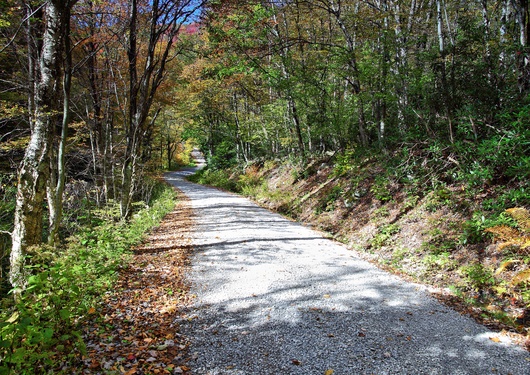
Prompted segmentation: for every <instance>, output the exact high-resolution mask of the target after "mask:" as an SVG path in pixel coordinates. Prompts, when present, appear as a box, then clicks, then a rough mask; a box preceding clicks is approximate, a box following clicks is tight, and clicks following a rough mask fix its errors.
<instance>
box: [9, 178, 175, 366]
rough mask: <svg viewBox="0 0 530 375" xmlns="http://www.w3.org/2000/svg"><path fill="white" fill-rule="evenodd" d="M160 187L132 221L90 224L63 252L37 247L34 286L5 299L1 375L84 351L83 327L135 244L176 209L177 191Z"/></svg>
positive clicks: (60, 360) (33, 263) (67, 359)
mask: <svg viewBox="0 0 530 375" xmlns="http://www.w3.org/2000/svg"><path fill="white" fill-rule="evenodd" d="M156 191H157V194H156V196H157V199H156V200H153V201H152V202H151V203H152V204H151V206H150V207H148V206H147V205H145V204H144V205H143V206H144V208H142V209H140V210H139V211H138V212H137V213H136V214H135V215H134V216H133V218H132V219H131V221H130V222H124V221H115V220H104V221H102V222H101V223H100V224H99V225H98V226H97V227H95V228H86V229H85V230H83V231H80V232H79V233H78V234H77V235H75V236H73V237H72V238H70V239H69V241H68V243H67V245H66V248H65V249H64V250H63V251H62V252H61V253H58V252H56V251H53V249H47V248H46V247H41V248H38V249H34V251H33V252H32V253H33V254H34V255H32V256H31V259H29V262H28V263H29V264H30V266H28V267H29V268H31V271H32V275H31V276H30V277H29V280H28V288H27V289H26V290H25V291H24V292H23V293H22V294H21V295H20V297H19V298H18V299H17V301H16V303H13V301H12V300H9V299H7V298H5V299H4V300H3V301H2V311H1V312H0V360H1V361H0V363H1V364H0V374H35V373H46V372H53V371H54V369H55V368H57V367H58V366H59V365H60V364H61V363H63V362H71V361H73V360H74V358H76V356H77V355H78V354H80V353H81V354H82V353H83V352H84V344H83V341H82V338H81V333H80V331H79V327H80V326H81V325H82V324H83V322H84V321H85V320H86V319H87V317H88V316H89V315H90V314H93V313H94V312H95V311H96V309H97V304H98V301H99V300H100V298H101V295H102V294H103V293H104V292H105V291H106V290H108V289H109V288H110V287H111V286H112V285H113V283H114V281H115V280H116V277H117V272H118V270H119V269H120V267H121V266H122V265H123V264H124V263H126V261H127V259H128V257H129V253H128V250H129V248H130V247H131V246H133V245H134V244H136V243H138V242H139V241H140V240H141V239H142V238H143V236H144V234H145V233H146V231H148V230H149V229H150V228H152V227H153V226H155V225H157V224H158V222H159V221H160V220H161V218H162V217H163V216H164V215H166V214H167V213H168V212H170V211H171V209H172V208H173V207H174V192H173V189H171V188H170V187H169V186H166V185H164V186H157V188H156ZM112 205H113V206H114V205H115V204H112ZM114 211H115V210H114V209H112V207H111V209H109V210H107V211H105V214H106V215H108V213H109V212H114Z"/></svg>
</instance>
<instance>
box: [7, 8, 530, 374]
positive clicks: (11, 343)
mask: <svg viewBox="0 0 530 375" xmlns="http://www.w3.org/2000/svg"><path fill="white" fill-rule="evenodd" d="M529 43H530V13H529V5H528V1H527V0H474V1H462V0H400V1H397V0H367V1H365V0H293V1H254V0H210V1H206V0H152V1H142V0H123V1H122V0H115V1H93V0H49V1H40V0H37V1H28V0H22V1H14V0H0V192H1V200H0V260H1V269H0V277H1V279H0V283H1V286H0V294H1V297H2V311H1V313H0V318H1V319H0V330H1V332H0V359H2V360H3V361H2V362H3V364H0V374H3V373H35V371H37V372H38V371H44V370H42V369H48V370H49V369H53V368H56V366H57V364H58V363H59V362H61V361H69V360H73V358H74V356H75V355H74V353H78V352H82V351H83V343H82V339H81V337H80V334H79V332H78V329H77V328H76V327H78V325H79V324H81V323H82V322H83V321H84V319H86V318H87V316H89V315H90V314H91V311H92V306H93V304H94V301H96V300H97V299H98V298H100V296H101V295H102V294H103V293H104V291H105V290H107V289H108V288H111V287H112V283H113V280H114V277H115V275H116V273H117V272H118V271H119V268H120V263H121V262H122V259H123V258H122V257H124V256H126V253H127V251H128V248H129V247H130V246H133V245H134V243H135V241H139V240H140V239H141V238H142V235H143V233H144V232H145V231H148V230H149V228H151V227H152V226H155V225H156V223H157V220H160V219H161V218H162V217H163V216H164V215H165V214H166V213H167V212H169V210H170V209H171V208H170V207H171V204H172V203H171V202H173V200H174V193H173V192H172V190H171V189H170V188H168V187H167V186H166V185H164V184H163V182H162V181H161V179H160V176H161V172H162V171H166V170H172V169H174V168H177V167H178V166H181V165H188V164H189V163H191V162H192V160H190V156H189V155H190V152H191V150H192V149H194V148H198V149H200V150H201V151H202V152H203V153H204V155H205V156H206V159H207V164H208V167H207V169H205V170H204V171H203V172H202V173H201V174H199V175H198V177H196V179H197V180H199V181H202V182H206V183H210V184H214V185H217V186H221V187H223V188H225V189H231V190H235V191H238V192H240V193H243V194H246V195H249V196H252V197H254V198H255V199H257V200H259V199H260V198H262V200H263V201H264V202H265V201H266V202H265V204H268V205H270V206H271V207H273V208H275V209H277V210H278V211H280V212H282V213H284V214H287V215H290V216H292V217H295V218H297V219H307V220H313V221H315V222H317V224H318V225H319V226H320V227H322V228H323V229H325V230H328V231H330V232H331V233H332V234H334V235H336V236H337V238H339V237H340V238H341V239H343V240H344V241H345V242H351V238H348V236H350V235H351V233H352V232H348V233H346V231H345V230H343V227H345V224H344V223H345V222H346V221H347V220H350V219H349V218H351V215H352V214H353V213H356V214H357V215H359V217H362V216H363V215H364V216H366V215H367V213H366V210H365V211H363V210H361V207H365V206H364V205H363V204H364V203H366V204H368V205H371V207H372V209H371V211H370V215H372V214H373V216H374V217H378V219H377V220H375V219H374V220H375V221H373V222H372V223H375V224H374V232H373V233H372V234H371V237H370V238H369V239H367V243H368V245H366V244H362V245H359V246H360V247H362V248H365V249H367V250H368V252H372V253H373V252H374V251H375V252H377V251H379V250H382V251H383V252H384V251H387V252H389V255H388V257H389V258H388V259H387V260H388V262H387V263H388V264H386V263H385V264H386V265H387V266H389V267H394V268H398V269H399V268H400V266H399V263H400V262H402V261H403V259H405V258H406V251H405V250H403V249H401V251H400V252H399V253H398V251H397V250H396V247H395V246H392V245H393V243H392V241H391V239H392V236H394V235H396V234H397V233H398V232H400V230H401V228H399V227H398V224H399V223H398V220H399V219H400V218H401V217H402V216H404V215H405V214H406V213H408V212H409V211H410V210H412V209H413V208H415V207H417V206H419V205H421V204H423V205H424V206H425V205H426V207H427V211H428V212H430V213H433V212H436V211H438V213H439V214H440V213H445V215H446V216H449V215H453V214H456V213H458V214H459V217H458V220H454V221H451V222H447V221H445V222H441V221H440V220H441V219H440V218H438V219H437V220H438V222H437V223H438V224H437V225H438V227H439V228H437V227H436V225H433V228H430V229H428V231H430V232H429V236H430V237H429V240H428V241H426V242H425V243H424V244H423V245H424V247H423V248H422V249H423V250H422V251H423V253H424V255H426V256H428V257H429V258H428V259H429V260H428V262H430V263H429V264H428V266H429V267H431V268H430V271H429V274H430V276H432V277H438V276H439V275H441V274H443V273H446V272H449V271H453V272H455V273H459V274H461V276H460V277H461V279H462V280H463V282H464V284H465V285H462V286H458V287H455V295H456V296H457V297H459V298H461V299H462V300H467V303H471V304H475V305H480V306H481V307H480V308H481V310H480V313H479V315H480V314H483V313H486V314H487V315H488V316H489V317H491V316H493V317H494V318H495V319H496V320H497V321H501V322H502V323H503V324H506V325H508V326H510V327H512V329H515V330H518V331H519V332H523V333H525V334H528V330H529V328H528V327H529V322H530V289H529V287H530V257H529V254H530V240H529V232H530V215H529V212H528V209H529V207H530V192H529V188H530V186H529V183H528V179H529V177H530V126H529V124H530V96H529V94H530V48H529ZM282 170H283V172H281V171H282ZM281 173H284V174H281ZM278 176H281V178H279V177H278ZM323 176H324V177H323ZM275 177H276V179H275ZM274 179H275V180H274ZM273 180H274V181H273ZM271 181H273V182H271ZM282 181H283V182H282ZM304 181H305V182H308V184H307V185H306V186H302V185H300V184H303V182H304ZM296 184H298V187H297V188H300V189H301V190H300V191H293V190H291V191H286V190H285V191H282V190H281V188H279V187H278V186H282V185H288V186H295V185H296ZM311 184H312V185H311ZM272 185H274V187H272ZM289 194H291V195H289ZM264 195H266V199H265V198H264ZM309 202H312V204H313V205H312V206H311V208H307V210H310V211H311V214H307V213H304V209H305V208H303V207H304V204H306V203H309ZM443 210H449V211H443ZM394 211H396V212H397V213H393V212H394ZM332 214H334V215H335V216H334V217H331V216H332ZM327 216H329V217H330V219H329V220H331V224H330V221H327V222H323V220H324V218H325V217H327ZM338 216H340V217H338ZM442 216H443V215H442ZM355 220H358V219H355ZM425 220H426V219H425ZM448 228H449V229H448ZM352 230H353V229H352ZM426 230H427V229H426ZM495 244H496V247H495V249H494V250H493V247H492V246H494V245H495ZM394 245H395V244H394ZM462 249H465V250H466V251H467V252H468V253H470V252H472V253H473V256H472V257H469V256H467V258H466V259H465V260H463V261H462V262H463V264H464V265H463V266H462V267H460V268H459V266H458V265H456V264H455V262H456V261H454V259H456V256H455V254H456V253H458V252H459V251H461V250H462ZM485 249H486V250H485ZM468 255H469V254H468ZM493 257H494V258H495V261H494V262H493V261H491V262H490V263H487V262H484V259H486V258H487V259H489V260H491V259H493ZM424 262H426V261H424ZM457 271H458V272H457ZM419 277H420V278H422V277H423V276H421V275H419ZM492 305H495V306H494V307H495V308H491V306H492ZM507 310H510V311H509V312H507ZM521 314H522V315H521ZM57 348H59V349H57ZM36 369H40V370H36ZM17 371H18V372H17Z"/></svg>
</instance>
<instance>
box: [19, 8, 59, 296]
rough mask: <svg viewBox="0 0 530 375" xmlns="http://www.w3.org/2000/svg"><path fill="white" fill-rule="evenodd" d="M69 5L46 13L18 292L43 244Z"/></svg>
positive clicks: (22, 174)
mask: <svg viewBox="0 0 530 375" xmlns="http://www.w3.org/2000/svg"><path fill="white" fill-rule="evenodd" d="M66 6H67V3H66V2H64V1H50V2H48V3H47V4H46V6H45V10H44V12H45V17H44V18H45V29H44V34H43V36H42V50H41V53H40V56H39V67H38V70H39V74H40V77H39V78H38V81H36V88H35V100H34V104H33V105H34V111H33V113H31V114H30V116H31V117H32V119H33V124H34V126H33V131H32V133H31V137H30V141H29V144H28V146H27V148H26V151H25V154H24V158H23V160H22V164H21V167H20V170H19V173H18V190H17V199H16V207H15V219H14V229H13V234H12V238H13V247H12V250H11V255H10V274H9V281H10V283H11V285H12V286H13V287H14V288H15V290H16V291H20V290H22V289H24V288H25V286H26V283H27V272H26V270H25V269H24V263H25V256H26V253H27V249H28V248H29V247H31V246H34V245H38V244H40V243H41V242H42V228H43V225H42V216H43V203H44V198H45V195H46V184H47V181H48V177H49V173H50V164H49V163H50V148H51V139H50V137H51V134H52V126H53V117H54V112H53V109H54V105H55V100H54V98H55V92H54V89H55V88H56V87H57V84H58V79H59V72H58V71H57V59H58V58H59V54H60V46H59V44H60V43H59V41H60V31H61V25H60V21H61V19H62V13H63V12H64V11H65V8H66Z"/></svg>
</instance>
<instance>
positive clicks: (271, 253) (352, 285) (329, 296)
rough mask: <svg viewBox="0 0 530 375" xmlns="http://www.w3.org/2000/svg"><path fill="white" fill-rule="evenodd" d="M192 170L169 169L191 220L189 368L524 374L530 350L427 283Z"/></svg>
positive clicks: (308, 373) (529, 367)
mask: <svg viewBox="0 0 530 375" xmlns="http://www.w3.org/2000/svg"><path fill="white" fill-rule="evenodd" d="M191 173H193V169H188V170H184V171H180V172H171V173H168V174H166V176H165V177H166V180H167V181H168V182H169V183H171V184H172V185H173V186H175V187H176V188H178V189H179V190H181V191H182V192H183V193H184V194H185V195H187V196H188V197H189V198H190V199H191V204H192V209H193V212H194V219H195V223H196V228H195V229H194V238H193V247H194V252H193V256H192V259H191V263H192V270H191V272H190V275H189V280H190V282H191V283H192V290H191V293H193V294H195V295H197V298H196V301H195V304H194V306H192V307H191V308H190V312H189V315H188V318H189V319H187V320H184V323H183V324H182V329H183V333H184V334H185V335H186V336H187V337H188V338H189V339H190V341H191V346H190V350H191V353H193V356H194V358H195V361H193V362H192V363H190V367H191V368H192V370H191V372H192V373H193V374H211V375H214V374H260V375H261V374H303V375H312V374H315V375H323V374H328V375H329V374H334V375H340V374H355V375H357V374H378V375H380V374H451V375H452V374H477V375H478V374H480V375H482V374H513V375H525V374H530V353H528V352H527V351H525V350H523V349H522V348H520V347H517V346H515V345H513V344H511V343H510V342H509V341H508V340H507V339H506V338H505V337H502V336H499V335H498V334H497V333H494V332H491V331H489V330H488V329H487V328H485V327H484V326H481V325H479V324H477V323H476V322H475V321H473V320H472V319H471V318H469V317H466V316H462V315H460V314H458V313H457V312H455V311H453V310H451V309H450V308H448V307H446V306H444V305H442V304H440V303H439V302H438V301H436V300H435V299H434V298H432V297H431V296H429V294H428V292H426V291H425V289H424V288H423V287H422V286H420V285H417V284H412V283H409V282H405V281H403V280H401V279H399V278H398V277H397V276H394V275H392V274H389V273H386V272H384V271H382V270H380V269H378V268H376V267H375V266H373V265H372V264H370V263H368V262H366V261H363V260H361V259H359V258H358V257H356V256H355V255H354V253H353V252H351V251H349V250H347V249H346V248H345V247H343V246H341V245H339V244H337V243H335V242H333V241H330V240H326V239H324V238H322V237H321V236H320V235H319V233H317V232H315V231H312V230H310V229H308V228H306V227H303V226H301V225H299V224H297V223H293V222H291V221H289V220H286V219H285V218H283V217H282V216H280V215H277V214H275V213H271V212H269V211H267V210H265V209H262V208H259V207H258V206H256V205H255V204H254V203H252V202H250V201H249V200H247V199H245V198H242V197H239V196H237V195H234V194H230V193H225V192H221V191H219V190H216V189H212V188H208V187H203V186H199V185H196V184H193V183H190V182H187V181H185V180H184V177H185V176H186V175H189V174H191ZM492 339H493V340H492Z"/></svg>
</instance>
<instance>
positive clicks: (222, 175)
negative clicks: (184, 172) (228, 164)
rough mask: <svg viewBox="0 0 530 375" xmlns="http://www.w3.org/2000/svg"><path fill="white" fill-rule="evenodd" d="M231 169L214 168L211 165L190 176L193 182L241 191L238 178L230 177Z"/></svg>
mask: <svg viewBox="0 0 530 375" xmlns="http://www.w3.org/2000/svg"><path fill="white" fill-rule="evenodd" d="M230 176H231V171H230V170H220V169H219V170H214V169H212V168H210V167H208V168H205V169H202V170H200V171H199V172H197V173H196V174H194V175H192V176H190V177H188V179H189V180H190V181H192V182H196V183H200V184H204V185H210V186H215V187H218V188H220V189H223V190H228V191H234V192H239V188H238V184H237V180H234V179H232V178H230Z"/></svg>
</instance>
